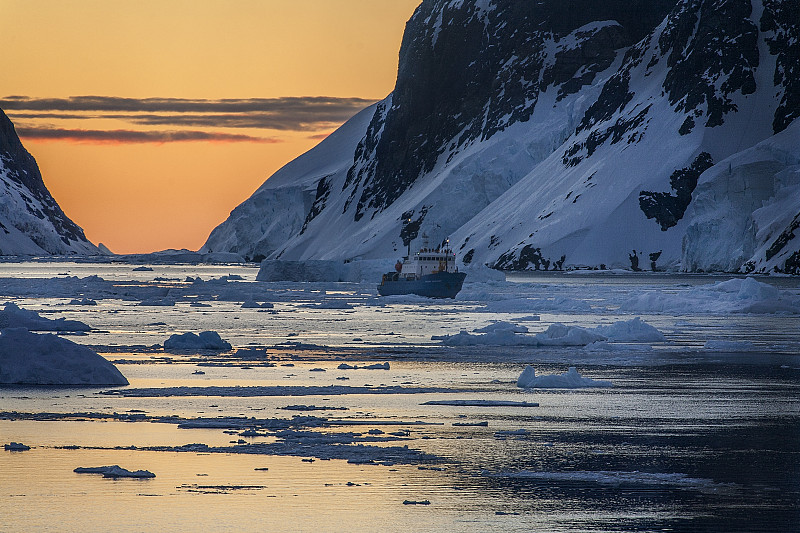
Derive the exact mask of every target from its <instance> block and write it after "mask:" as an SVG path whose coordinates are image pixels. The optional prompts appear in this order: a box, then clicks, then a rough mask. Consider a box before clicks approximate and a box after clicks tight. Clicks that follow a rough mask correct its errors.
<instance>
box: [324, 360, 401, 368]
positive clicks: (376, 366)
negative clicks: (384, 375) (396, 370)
mask: <svg viewBox="0 0 800 533" xmlns="http://www.w3.org/2000/svg"><path fill="white" fill-rule="evenodd" d="M336 368H338V369H339V370H358V369H364V370H389V362H388V361H387V362H385V363H373V364H371V365H364V366H358V365H348V364H347V363H342V364H340V365H339V366H337V367H336Z"/></svg>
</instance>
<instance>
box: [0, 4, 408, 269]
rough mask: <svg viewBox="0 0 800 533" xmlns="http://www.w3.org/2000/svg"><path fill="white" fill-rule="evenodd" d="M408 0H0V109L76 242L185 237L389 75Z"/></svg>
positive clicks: (189, 239)
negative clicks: (83, 238) (74, 226)
mask: <svg viewBox="0 0 800 533" xmlns="http://www.w3.org/2000/svg"><path fill="white" fill-rule="evenodd" d="M419 2H420V0H292V1H291V2H287V1H285V0H261V1H246V0H237V1H236V2H230V1H222V0H220V1H211V0H185V1H177V0H157V1H142V0H137V1H136V2H121V1H108V0H96V1H88V0H76V1H74V2H63V1H60V0H50V1H44V0H0V19H1V20H3V41H4V49H5V50H6V53H4V54H2V55H0V71H2V73H3V75H2V77H0V108H3V109H4V110H5V111H6V113H7V114H8V116H9V117H10V118H11V119H12V121H14V123H15V125H16V126H17V129H18V132H19V133H20V137H21V139H22V142H23V144H24V145H25V147H26V148H27V149H28V151H29V152H31V153H32V154H33V156H34V157H35V158H36V160H37V162H38V163H39V167H40V169H41V171H42V175H43V176H44V180H45V184H46V185H47V186H48V188H49V189H50V192H51V193H52V194H53V196H54V197H55V199H56V201H58V203H59V205H61V207H62V208H63V209H64V211H65V212H66V213H67V215H68V216H69V217H70V218H72V219H73V220H74V221H75V222H76V223H78V224H79V225H80V226H81V227H83V229H84V230H85V231H86V235H87V237H88V238H89V239H90V240H91V241H92V242H94V243H99V242H102V243H104V244H105V245H106V246H108V247H109V248H110V249H111V250H112V251H114V252H117V253H135V252H150V251H155V250H161V249H165V248H189V249H195V250H196V249H198V248H199V247H200V246H201V245H202V244H203V243H204V242H205V239H206V237H207V236H208V234H209V232H210V231H211V230H212V229H213V228H214V227H215V226H216V225H217V224H219V223H220V222H222V221H223V220H224V219H225V218H226V217H227V215H228V213H229V212H230V210H231V209H233V208H234V207H235V206H236V205H237V204H239V203H240V202H242V201H243V200H245V199H246V198H247V197H248V196H249V195H250V194H251V193H252V192H253V191H254V190H255V189H256V188H257V187H258V186H259V185H261V183H262V182H263V181H264V180H265V179H266V178H267V177H268V176H269V175H270V174H272V172H274V171H275V170H277V169H278V168H280V167H281V166H282V165H283V164H285V163H286V162H288V161H290V160H291V159H293V158H294V157H296V156H297V155H299V154H301V153H303V152H305V151H306V150H308V149H309V148H311V147H312V146H313V145H314V144H316V143H317V142H319V138H320V136H322V135H324V134H326V133H328V132H330V131H331V130H332V129H334V128H335V126H336V125H337V124H339V123H341V121H342V120H344V118H345V117H346V116H349V115H350V114H352V113H354V111H355V110H356V109H358V108H359V107H361V106H362V105H366V102H368V101H372V100H378V99H381V98H383V97H384V96H386V95H387V94H388V93H389V92H390V91H391V90H392V88H393V86H394V81H395V77H396V74H397V53H398V50H399V47H400V40H401V38H402V33H403V28H404V25H405V22H406V20H408V18H409V17H410V16H411V14H412V12H413V10H414V8H415V7H416V6H417V5H418V4H419ZM85 96H97V97H104V98H100V99H92V100H89V99H86V98H76V97H85ZM9 97H24V98H9ZM287 97H288V98H287ZM306 97H329V98H328V99H326V100H325V101H324V102H320V101H318V100H311V99H308V98H306ZM123 98H125V99H126V100H122V99H123ZM254 99H259V100H254ZM353 99H355V100H353ZM175 139H180V140H175Z"/></svg>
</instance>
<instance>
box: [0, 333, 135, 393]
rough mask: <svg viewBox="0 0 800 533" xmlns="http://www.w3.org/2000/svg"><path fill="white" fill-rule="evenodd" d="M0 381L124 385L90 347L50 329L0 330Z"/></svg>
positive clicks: (118, 376)
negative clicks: (46, 330)
mask: <svg viewBox="0 0 800 533" xmlns="http://www.w3.org/2000/svg"><path fill="white" fill-rule="evenodd" d="M0 383H3V384H17V385H84V386H88V385H127V384H128V380H127V379H125V377H124V376H123V375H122V374H121V373H120V371H119V370H117V367H115V366H114V365H113V364H111V363H110V362H109V361H108V360H106V359H105V358H103V356H101V355H99V354H98V353H96V352H95V351H93V350H92V349H90V348H88V347H86V346H83V345H80V344H76V343H74V342H72V341H70V340H68V339H64V338H62V337H58V336H56V335H53V334H51V333H46V334H38V333H31V332H30V331H28V330H27V329H22V328H12V329H4V330H2V331H0Z"/></svg>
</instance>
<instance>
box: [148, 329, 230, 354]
mask: <svg viewBox="0 0 800 533" xmlns="http://www.w3.org/2000/svg"><path fill="white" fill-rule="evenodd" d="M164 349H165V350H216V351H220V352H223V351H226V350H230V349H231V345H230V343H229V342H227V341H224V340H222V338H221V337H220V336H219V333H217V332H216V331H203V332H201V333H200V334H199V335H198V334H196V333H192V332H187V333H183V334H178V333H176V334H175V335H172V336H170V338H169V339H167V340H165V341H164Z"/></svg>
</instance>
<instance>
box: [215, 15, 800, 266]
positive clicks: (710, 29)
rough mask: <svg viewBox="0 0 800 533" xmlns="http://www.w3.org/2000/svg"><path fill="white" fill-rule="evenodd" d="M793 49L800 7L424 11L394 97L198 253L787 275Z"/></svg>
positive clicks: (794, 140)
mask: <svg viewBox="0 0 800 533" xmlns="http://www.w3.org/2000/svg"><path fill="white" fill-rule="evenodd" d="M799 46H800V0H788V1H778V0H669V1H667V0H650V1H644V0H634V1H614V0H608V1H597V0H572V1H556V0H541V1H535V2H534V1H521V0H520V1H514V0H503V1H500V0H473V1H463V0H425V1H423V2H422V4H421V5H420V6H419V8H418V9H417V11H416V12H415V13H414V15H413V16H412V18H411V19H410V20H409V22H408V24H407V26H406V32H405V34H404V37H403V43H402V47H401V50H400V62H399V67H398V77H397V83H396V85H395V89H394V91H393V92H392V94H390V95H389V96H388V97H387V98H386V99H385V100H383V101H382V102H380V103H378V104H376V105H375V106H374V108H372V109H370V110H366V111H364V112H362V114H361V115H360V116H359V117H358V118H354V119H353V120H351V121H350V122H348V124H346V125H344V126H343V127H342V128H340V130H338V131H337V134H336V136H332V137H331V138H330V139H328V140H326V141H323V142H322V143H321V144H320V145H319V146H318V147H316V148H314V149H313V150H311V151H309V152H308V153H307V154H304V155H303V156H301V157H300V158H298V159H297V160H295V161H294V162H292V163H290V164H289V165H287V166H286V167H285V168H284V169H282V170H281V171H279V172H278V173H276V175H275V176H274V177H273V178H270V180H268V181H267V182H266V183H265V184H264V185H262V187H261V188H260V189H259V191H257V192H256V194H254V195H253V197H252V198H251V199H250V200H248V201H246V202H244V203H243V204H241V206H239V207H238V208H237V209H236V210H234V212H233V213H232V214H231V218H230V219H229V220H228V221H226V222H225V223H223V224H222V225H220V226H219V227H218V228H217V229H216V230H215V231H214V233H212V236H211V237H210V238H209V241H208V242H207V244H206V248H207V249H208V250H214V251H237V252H239V253H242V254H246V255H249V256H251V257H254V256H257V255H263V256H264V257H268V258H270V257H272V258H282V259H299V260H303V259H354V258H367V259H370V258H372V259H377V258H387V259H388V258H393V257H395V258H396V257H397V256H398V255H399V254H401V253H403V251H404V250H405V249H406V247H407V246H408V245H409V243H411V242H413V241H414V240H415V239H418V237H419V236H420V235H422V234H428V235H429V236H430V238H431V242H442V241H443V240H444V239H446V238H448V237H449V238H450V242H451V244H452V245H454V247H455V249H456V250H458V252H459V257H460V259H461V260H463V262H464V263H465V264H466V263H470V264H488V265H490V266H493V267H495V268H500V269H514V270H530V269H533V270H541V269H545V270H553V269H564V268H575V267H577V268H580V267H590V268H594V267H600V268H603V267H615V268H616V267H619V268H635V269H636V268H642V267H643V266H644V267H647V266H649V267H650V268H652V269H654V270H655V269H659V270H660V269H665V268H667V269H678V268H683V269H685V270H729V271H730V270H733V271H738V270H742V271H761V272H766V271H772V270H778V271H787V272H788V271H794V270H796V267H795V266H794V265H796V264H798V263H800V259H797V257H800V239H795V238H794V235H795V234H796V233H797V232H796V231H795V230H796V218H797V213H798V212H800V201H798V202H794V201H793V200H792V199H793V198H798V197H800V195H799V194H797V190H800V166H798V165H800V148H798V147H799V146H800V139H798V135H800V126H798V124H797V122H798V121H796V120H795V119H796V118H797V116H798V115H800V111H798V110H800V83H799V82H798V79H800V76H798V72H797V68H798V67H797V61H796V58H797V57H798V55H800V49H798V47H799ZM293 169H296V170H293ZM291 198H294V199H295V200H292V201H288V202H287V201H286V199H291ZM796 204H797V205H796ZM776 236H780V239H779V241H775V239H776V238H777V237H776ZM768 252H769V253H768Z"/></svg>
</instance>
